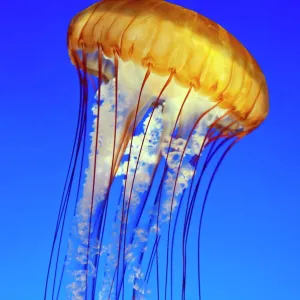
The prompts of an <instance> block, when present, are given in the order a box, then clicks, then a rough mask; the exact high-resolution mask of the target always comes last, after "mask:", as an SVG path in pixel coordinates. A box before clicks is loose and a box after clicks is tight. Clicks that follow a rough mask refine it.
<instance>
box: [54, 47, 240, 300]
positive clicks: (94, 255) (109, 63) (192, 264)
mask: <svg viewBox="0 0 300 300" xmlns="http://www.w3.org/2000/svg"><path fill="white" fill-rule="evenodd" d="M79 54H80V55H78V57H79V58H80V59H78V67H81V69H82V71H79V76H80V80H81V113H80V116H81V117H79V124H81V125H79V128H81V131H80V129H79V130H78V132H79V133H78V136H77V139H75V149H77V150H78V151H77V152H78V153H79V150H80V149H82V148H84V145H83V144H84V143H83V140H84V131H85V129H86V126H87V124H88V123H87V115H88V113H87V111H86V109H87V107H88V102H87V99H88V95H87V94H88V91H89V89H88V87H87V86H88V84H90V83H91V82H94V87H95V88H96V90H97V92H96V96H95V98H96V103H95V104H93V107H92V112H93V123H92V124H93V125H92V126H93V131H92V133H91V134H90V137H91V146H90V154H89V157H88V167H87V168H86V171H85V182H84V187H83V192H82V195H81V197H80V198H79V201H78V202H77V204H76V207H75V214H74V215H75V218H74V223H73V230H72V232H71V234H70V236H69V250H68V254H67V256H66V257H65V258H62V259H63V260H64V267H62V268H60V266H59V265H60V261H61V259H60V257H62V256H60V255H59V253H60V250H61V249H60V240H61V239H62V238H61V237H62V236H63V227H64V224H65V223H66V222H65V216H66V215H68V213H67V210H68V206H70V205H71V204H72V201H69V200H70V197H69V196H68V195H67V196H66V197H64V198H63V199H64V200H63V203H64V204H62V206H61V210H60V213H59V218H58V226H57V232H56V237H55V240H54V251H53V257H52V263H51V264H52V265H55V263H56V265H55V267H53V268H54V269H55V271H54V272H53V271H52V272H53V273H54V278H55V279H54V280H53V282H54V285H53V286H52V290H51V289H50V290H51V292H52V296H53V297H54V298H55V297H57V298H59V299H66V298H67V299H68V298H70V299H104V300H106V299H123V300H124V299H165V300H167V299H168V300H169V299H197V297H198V299H200V298H201V287H200V232H201V223H202V217H203V212H204V207H205V202H206V199H207V195H208V191H209V188H210V185H211V183H212V179H213V178H214V176H215V174H216V171H217V169H218V167H219V165H220V163H221V161H222V159H223V158H224V156H225V154H226V153H227V152H228V150H229V149H230V148H231V147H232V145H233V144H234V143H235V142H236V141H237V138H236V136H237V135H236V133H237V132H233V133H231V134H230V133H229V132H230V131H229V129H230V128H232V126H234V127H235V128H239V125H238V124H237V123H236V122H235V121H234V120H231V119H230V118H229V117H228V111H225V110H222V109H220V108H218V105H217V103H214V102H211V101H209V99H208V98H207V97H201V96H200V95H199V94H198V93H196V92H195V91H194V90H193V88H192V87H190V88H189V89H186V88H182V87H180V86H179V85H178V84H177V83H176V82H175V81H174V80H173V78H172V72H170V76H169V77H161V76H158V75H155V74H154V73H152V72H151V66H149V68H148V69H146V68H142V67H140V66H137V65H135V64H134V63H132V62H123V61H122V60H120V59H119V58H118V57H117V55H115V57H114V58H113V59H109V58H107V57H104V56H102V55H101V53H98V52H96V53H93V54H88V55H85V54H83V55H82V53H79ZM98 57H101V61H98ZM99 67H101V70H99ZM89 69H93V71H94V73H96V74H97V73H98V77H99V80H100V81H101V79H102V85H101V87H100V83H101V82H100V83H99V84H98V87H97V84H95V82H97V80H96V81H95V78H94V79H92V81H90V80H89V79H88V74H87V70H89ZM104 82H105V83H104ZM80 118H81V119H80ZM216 127H218V128H223V129H221V130H220V131H216V130H215V129H214V128H216ZM239 130H242V128H239ZM80 132H81V135H80ZM225 132H226V134H225ZM75 152H76V151H75ZM77 152H76V153H77ZM78 160H79V155H77V157H76V155H75V157H74V159H73V169H74V170H75V169H76V167H79V168H80V164H79V163H77V164H76V162H78ZM74 163H75V166H74ZM71 165H72V162H71ZM208 166H211V168H208ZM79 174H80V173H79ZM204 175H205V176H204ZM79 176H80V175H79ZM78 184H80V180H79V183H78ZM72 185H74V183H73V181H72V180H71V181H70V179H69V181H68V185H67V186H69V187H70V188H71V187H72ZM75 198H76V197H75ZM69 204H70V205H69ZM69 210H70V209H69ZM70 213H71V210H70ZM61 234H62V235H61ZM59 237H60V238H59ZM57 245H58V246H57ZM54 257H56V258H57V259H54ZM50 270H51V269H50ZM58 270H62V272H58ZM50 273H51V272H50ZM51 292H50V293H51Z"/></svg>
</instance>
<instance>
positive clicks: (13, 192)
mask: <svg viewBox="0 0 300 300" xmlns="http://www.w3.org/2000/svg"><path fill="white" fill-rule="evenodd" d="M291 1H292V0H287V1H282V2H279V1H278V3H277V2H275V1H271V0H264V1H262V0H252V1H245V2H243V1H240V0H227V1H221V0H215V1H211V0H206V1H204V0H202V1H192V0H173V1H172V2H174V3H177V4H181V5H184V6H185V7H188V8H190V9H193V10H196V11H198V12H200V13H201V14H203V15H205V16H207V17H209V18H211V19H213V20H215V21H217V22H218V23H220V24H221V25H222V26H223V27H225V28H226V29H227V30H229V31H230V32H231V33H233V34H234V35H235V36H236V37H237V38H238V39H239V40H240V41H241V42H242V43H243V44H244V45H245V46H246V47H247V48H248V49H249V50H250V52H251V53H252V54H253V55H254V57H255V58H256V59H257V61H258V62H259V64H260V66H261V68H262V70H263V71H264V72H265V74H266V78H267V82H268V86H269V90H270V102H271V110H270V115H269V117H268V119H267V120H266V122H265V123H264V124H263V125H262V126H261V127H260V128H259V130H257V132H255V133H253V134H251V135H250V136H249V137H247V138H245V139H244V140H243V141H241V142H240V143H239V144H238V145H237V146H236V147H235V148H234V149H233V150H232V151H231V153H230V155H229V156H228V157H227V160H226V161H225V162H224V164H223V166H222V167H221V170H220V172H219V174H218V176H217V178H216V181H215V183H214V186H213V191H212V193H211V195H210V198H209V203H208V206H207V210H206V214H205V219H204V226H203V243H202V261H203V271H202V275H203V282H202V283H203V300H299V299H300V233H299V229H300V192H299V188H300V176H299V167H300V158H299V156H300V136H299V109H300V100H299V89H300V81H299V67H300V59H299V57H300V55H299V53H300V47H299V44H300V41H299V32H300V27H299V23H298V18H299V16H298V11H299V10H298V9H297V5H296V2H295V3H292V2H291ZM92 3H93V1H92V0H81V1H79V0H73V1H71V0H68V1H66V0H61V1H58V0H54V1H36V2H34V0H28V1H21V0H16V1H9V0H4V1H2V2H1V4H0V12H1V18H0V26H1V38H0V40H1V45H0V61H1V63H0V66H1V67H0V70H1V73H0V76H1V78H0V101H1V106H0V122H1V126H0V132H1V135H0V137H1V140H0V141H1V144H0V201H1V206H0V243H1V246H0V268H1V271H0V299H1V300H23V299H24V300H27V299H28V300H40V299H42V294H43V287H44V286H43V285H44V281H45V274H46V269H47V262H48V257H49V250H50V246H51V241H52V235H53V229H54V225H55V220H56V214H57V210H58V206H59V199H60V194H61V190H62V185H63V181H64V177H65V173H66V168H67V163H68V159H69V154H70V150H71V145H72V138H73V132H74V129H75V119H76V113H77V103H78V80H77V74H76V71H75V69H74V67H73V66H72V65H71V64H70V62H69V59H68V55H67V49H66V32H67V27H68V23H69V21H70V20H71V18H72V17H73V16H74V15H75V14H76V13H77V12H79V11H80V10H82V9H84V8H86V7H87V6H88V5H90V4H92ZM297 35H298V39H297ZM189 300H193V299H189Z"/></svg>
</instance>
